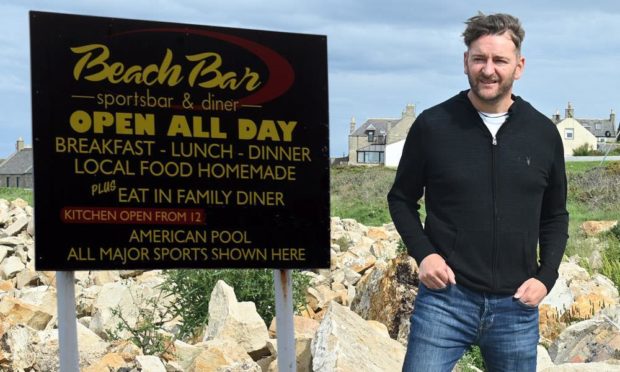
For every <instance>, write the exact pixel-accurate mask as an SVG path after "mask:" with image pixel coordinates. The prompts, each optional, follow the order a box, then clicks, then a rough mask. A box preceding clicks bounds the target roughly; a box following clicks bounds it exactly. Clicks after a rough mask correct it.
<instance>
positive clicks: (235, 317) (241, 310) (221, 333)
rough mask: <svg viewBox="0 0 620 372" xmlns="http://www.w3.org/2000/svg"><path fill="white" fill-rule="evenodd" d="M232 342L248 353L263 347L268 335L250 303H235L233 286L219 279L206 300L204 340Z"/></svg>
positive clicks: (252, 304)
mask: <svg viewBox="0 0 620 372" xmlns="http://www.w3.org/2000/svg"><path fill="white" fill-rule="evenodd" d="M224 338H228V339H231V340H234V341H235V342H236V343H238V344H239V345H241V347H243V348H244V350H245V351H246V352H247V353H253V352H257V351H259V350H261V349H263V348H265V346H266V343H267V339H269V333H268V331H267V326H266V325H265V322H264V321H263V319H261V317H260V315H258V313H257V312H256V305H254V303H253V302H237V297H236V296H235V292H234V290H233V288H232V287H230V286H229V285H228V284H226V283H225V282H224V281H222V280H219V281H218V282H217V284H216V285H215V287H214V288H213V292H211V298H210V300H209V324H208V326H207V332H206V339H208V340H213V339H224Z"/></svg>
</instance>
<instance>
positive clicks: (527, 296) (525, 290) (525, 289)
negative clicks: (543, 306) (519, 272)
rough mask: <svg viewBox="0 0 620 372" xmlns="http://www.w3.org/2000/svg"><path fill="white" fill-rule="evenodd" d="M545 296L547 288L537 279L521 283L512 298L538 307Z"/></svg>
mask: <svg viewBox="0 0 620 372" xmlns="http://www.w3.org/2000/svg"><path fill="white" fill-rule="evenodd" d="M546 295H547V287H545V285H544V284H543V283H542V282H541V281H540V280H538V279H535V278H530V279H528V280H526V281H525V282H523V284H521V286H520V287H519V289H517V292H516V293H515V295H514V296H513V297H514V298H516V299H518V300H519V301H521V302H522V303H524V304H526V305H529V306H538V304H540V303H541V302H542V300H543V299H544V298H545V296H546Z"/></svg>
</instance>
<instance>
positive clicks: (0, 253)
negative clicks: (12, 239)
mask: <svg viewBox="0 0 620 372" xmlns="http://www.w3.org/2000/svg"><path fill="white" fill-rule="evenodd" d="M11 251H13V249H11ZM8 254H9V247H7V246H6V245H0V262H2V261H4V259H5V258H6V256H7V255H8Z"/></svg>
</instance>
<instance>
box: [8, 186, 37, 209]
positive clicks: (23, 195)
mask: <svg viewBox="0 0 620 372" xmlns="http://www.w3.org/2000/svg"><path fill="white" fill-rule="evenodd" d="M17 198H20V199H24V200H25V201H27V202H28V205H34V204H33V203H34V199H33V194H32V190H26V189H19V188H15V187H0V199H6V200H8V201H12V200H15V199H17Z"/></svg>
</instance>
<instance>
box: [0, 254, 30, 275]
mask: <svg viewBox="0 0 620 372" xmlns="http://www.w3.org/2000/svg"><path fill="white" fill-rule="evenodd" d="M25 268H26V265H24V263H23V262H22V260H21V259H20V258H19V257H17V256H11V257H9V258H7V259H5V260H4V261H2V264H0V273H2V279H11V278H13V277H15V275H17V273H18V272H20V271H22V270H24V269H25Z"/></svg>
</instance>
